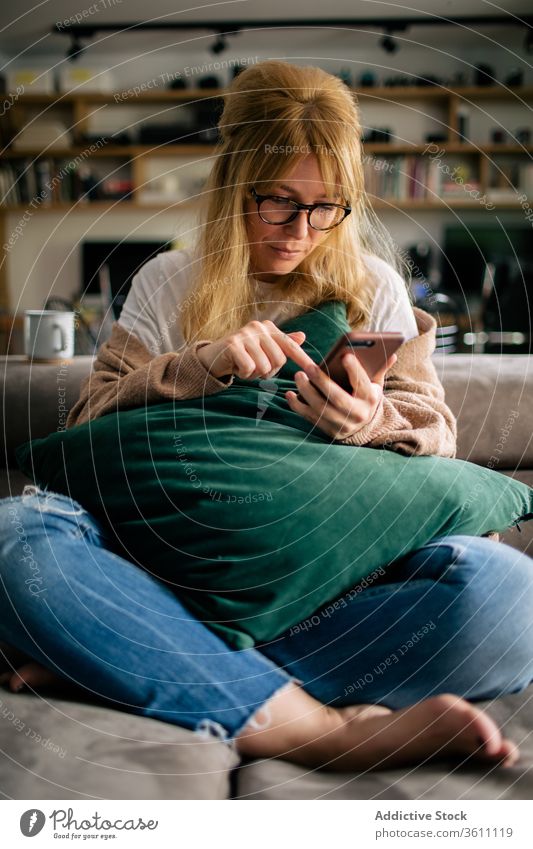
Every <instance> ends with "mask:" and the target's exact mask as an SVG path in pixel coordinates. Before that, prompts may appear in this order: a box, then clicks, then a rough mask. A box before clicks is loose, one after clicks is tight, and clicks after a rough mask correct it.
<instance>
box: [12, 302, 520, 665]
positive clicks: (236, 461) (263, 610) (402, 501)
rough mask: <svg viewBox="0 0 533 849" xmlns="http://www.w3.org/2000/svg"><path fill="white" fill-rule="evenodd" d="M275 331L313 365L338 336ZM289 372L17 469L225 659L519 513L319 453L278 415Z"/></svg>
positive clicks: (439, 483) (491, 497)
mask: <svg viewBox="0 0 533 849" xmlns="http://www.w3.org/2000/svg"><path fill="white" fill-rule="evenodd" d="M281 326H282V327H283V329H284V330H285V331H286V332H289V331H290V330H304V331H305V332H306V334H307V337H306V341H305V343H304V346H303V347H304V350H306V351H307V353H309V354H310V356H311V357H312V358H313V360H314V361H315V362H318V361H319V360H320V358H321V357H322V355H323V354H324V353H325V352H326V351H327V350H328V349H329V348H330V347H331V345H332V344H333V342H334V340H335V339H336V338H337V337H338V336H339V334H340V333H341V332H343V331H345V330H347V329H349V325H348V322H347V319H346V305H345V304H344V303H343V302H340V301H330V302H326V303H324V304H322V305H321V306H320V308H319V309H317V310H310V311H308V312H306V313H305V314H304V315H301V316H299V317H297V318H295V319H292V320H290V321H286V322H284V323H283V324H282V325H281ZM297 370H298V366H296V365H295V364H294V363H293V362H291V361H287V363H286V364H285V366H284V368H283V369H282V370H281V371H280V372H279V373H278V375H277V376H276V378H275V379H274V380H270V381H244V380H239V379H235V380H234V383H233V385H232V386H231V387H229V388H228V389H225V390H223V391H221V392H220V393H218V394H216V395H211V396H207V397H200V398H195V399H192V400H186V401H176V402H170V403H164V404H157V405H152V406H148V407H143V408H139V409H133V410H128V411H124V412H120V413H116V414H109V415H107V416H103V417H102V418H100V419H96V420H95V421H93V422H89V423H87V424H84V425H80V426H77V427H74V428H71V429H70V430H67V431H65V432H60V433H54V434H52V435H51V436H49V437H47V438H46V439H37V440H34V441H33V442H31V443H27V444H26V445H23V446H20V447H19V448H18V450H17V457H18V460H19V463H20V466H21V468H22V469H23V471H24V472H25V473H26V474H27V475H29V476H30V477H34V479H35V481H36V483H38V484H39V485H40V486H42V487H46V488H48V489H49V490H51V491H55V492H60V493H64V494H67V495H70V496H72V498H74V499H76V500H77V501H79V502H80V503H81V504H82V505H83V506H84V507H85V508H86V509H87V510H88V511H89V512H91V513H92V514H93V515H94V516H96V517H97V518H99V519H100V520H101V521H103V522H104V523H105V524H106V525H108V526H109V528H110V530H111V533H112V535H113V539H114V540H116V546H117V550H118V551H120V553H121V554H123V556H126V557H127V558H128V559H130V560H132V561H134V562H136V563H138V564H139V565H142V566H143V567H144V568H146V569H148V570H149V571H150V572H151V573H153V574H154V575H156V576H158V577H159V578H161V579H163V580H165V581H167V582H169V583H170V584H172V585H173V587H175V590H176V592H177V593H178V594H179V597H180V598H181V599H182V601H183V602H184V603H185V604H186V605H187V606H188V607H189V608H190V609H191V610H192V611H193V612H194V613H195V614H196V615H197V616H198V617H199V618H201V619H202V620H203V621H205V622H207V623H208V624H209V625H210V626H211V627H213V628H214V629H215V630H217V631H218V632H219V633H220V634H221V636H223V637H224V638H225V639H226V640H227V641H228V642H230V643H231V644H232V645H234V646H235V647H238V648H244V647H247V646H250V645H253V644H254V642H256V641H263V640H269V639H273V638H275V637H276V636H278V635H279V634H280V633H282V632H283V631H284V630H285V629H287V628H289V627H290V626H291V625H294V624H295V623H296V622H299V621H301V620H302V619H304V618H305V617H307V616H310V615H311V614H313V613H314V612H315V611H316V610H317V609H318V608H320V607H321V606H323V605H325V604H327V603H328V602H329V601H331V600H332V599H334V598H336V597H337V596H339V595H340V594H341V593H343V592H344V591H346V590H347V589H349V588H350V587H353V586H354V585H355V584H357V583H358V581H360V580H361V579H362V578H363V577H365V576H367V575H369V574H370V573H371V572H372V571H373V570H374V569H376V568H378V567H380V566H385V565H387V564H389V563H390V562H391V561H393V560H394V559H396V558H398V557H400V556H401V555H403V554H405V553H407V552H408V551H410V550H412V549H415V548H418V547H420V546H422V545H424V544H425V543H427V542H428V541H429V540H431V539H433V538H435V537H439V536H443V535H447V534H472V535H480V534H483V533H486V532H488V531H492V530H494V531H503V530H506V529H507V528H508V527H510V526H511V525H513V524H516V523H517V522H518V521H519V520H522V519H523V518H525V517H526V516H527V514H529V513H532V511H533V498H532V491H531V490H530V489H529V488H528V487H527V486H525V485H524V484H521V483H519V482H517V481H514V480H512V479H511V478H509V477H507V476H505V475H502V474H500V473H498V472H494V471H491V470H488V469H484V468H482V467H479V466H475V465H473V464H471V463H467V462H464V461H461V460H450V459H446V458H443V457H405V456H403V455H401V454H399V453H396V452H392V451H384V450H383V451H382V450H376V449H370V448H358V447H354V446H350V445H341V444H339V443H333V442H331V440H330V438H329V437H328V436H326V435H325V434H323V433H322V432H320V431H319V430H318V429H316V428H313V426H312V425H311V424H310V423H309V422H307V421H306V420H305V419H303V418H302V417H301V416H299V415H298V414H296V413H294V412H292V411H291V410H290V408H289V406H288V404H287V401H286V399H285V395H284V393H285V391H286V390H287V389H289V388H293V389H294V382H293V376H294V372H295V371H297ZM392 568H393V567H392Z"/></svg>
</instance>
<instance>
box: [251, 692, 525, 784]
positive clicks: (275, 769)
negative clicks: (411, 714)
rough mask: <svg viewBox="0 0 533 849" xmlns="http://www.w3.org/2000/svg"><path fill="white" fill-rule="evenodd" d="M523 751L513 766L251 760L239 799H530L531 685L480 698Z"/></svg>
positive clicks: (445, 762) (444, 762)
mask: <svg viewBox="0 0 533 849" xmlns="http://www.w3.org/2000/svg"><path fill="white" fill-rule="evenodd" d="M480 706H481V707H485V708H486V710H487V712H488V713H489V714H490V715H491V716H492V717H493V718H494V719H495V721H496V722H497V723H498V725H499V727H500V728H502V729H503V730H504V733H505V735H506V736H507V737H509V738H510V739H511V740H513V742H515V743H516V744H517V745H518V746H519V748H520V752H521V758H520V761H519V763H518V764H517V765H516V766H514V767H511V768H507V767H506V768H505V769H502V768H494V767H482V766H479V765H478V766H476V765H475V764H474V763H473V762H471V763H470V764H464V765H463V766H461V765H458V764H457V762H451V761H442V762H440V763H438V762H436V761H435V762H433V763H431V764H427V765H419V766H410V767H404V768H401V769H388V770H383V771H375V772H363V773H338V772H325V771H324V770H309V769H303V768H301V767H299V766H295V765H294V764H290V763H287V762H286V761H281V760H261V761H259V760H258V761H252V762H249V763H248V764H246V765H245V766H241V767H240V769H239V770H238V773H237V779H236V791H235V792H236V796H237V798H238V799H286V800H291V799H531V798H532V796H533V769H532V767H533V737H532V735H531V727H532V725H533V687H529V689H528V690H526V691H525V692H524V693H521V694H517V695H512V696H506V697H505V698H502V699H498V700H496V701H493V702H483V703H480Z"/></svg>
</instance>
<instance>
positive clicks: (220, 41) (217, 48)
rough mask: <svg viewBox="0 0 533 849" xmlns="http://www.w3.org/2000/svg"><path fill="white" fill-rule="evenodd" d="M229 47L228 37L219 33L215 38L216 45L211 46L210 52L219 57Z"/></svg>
mask: <svg viewBox="0 0 533 849" xmlns="http://www.w3.org/2000/svg"><path fill="white" fill-rule="evenodd" d="M227 47H228V39H227V36H226V35H225V34H224V33H223V32H219V33H218V34H217V37H216V38H215V41H214V44H212V45H211V47H210V48H209V50H210V51H211V53H214V54H215V56H218V55H219V53H223V52H224V50H226V49H227Z"/></svg>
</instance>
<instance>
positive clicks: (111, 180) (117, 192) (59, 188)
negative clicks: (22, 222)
mask: <svg viewBox="0 0 533 849" xmlns="http://www.w3.org/2000/svg"><path fill="white" fill-rule="evenodd" d="M132 191H133V182H132V180H131V179H124V178H120V179H118V178H117V177H114V176H109V177H103V178H102V177H99V176H98V175H97V174H95V173H93V171H92V169H91V168H90V167H89V166H88V165H87V163H80V164H76V163H73V162H72V160H70V159H64V160H58V159H52V158H47V157H43V158H40V159H37V160H33V159H21V160H18V161H13V162H2V163H0V206H3V207H11V206H17V205H18V206H20V205H24V204H29V205H31V206H33V207H37V206H50V205H52V204H56V203H73V202H75V201H83V202H90V201H94V200H116V199H122V198H127V197H129V196H130V195H131V192H132Z"/></svg>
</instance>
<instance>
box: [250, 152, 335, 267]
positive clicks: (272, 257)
mask: <svg viewBox="0 0 533 849" xmlns="http://www.w3.org/2000/svg"><path fill="white" fill-rule="evenodd" d="M280 155H283V154H280ZM255 190H256V192H257V193H258V194H260V195H266V194H274V195H279V196H281V197H287V198H290V199H291V200H296V201H299V202H300V203H324V202H327V201H331V203H340V202H341V200H340V198H339V195H338V194H337V192H338V189H335V188H334V187H333V186H331V187H329V191H328V189H327V188H326V187H325V186H324V184H323V182H322V178H321V175H320V169H319V167H318V160H317V158H316V156H314V154H309V156H306V157H305V158H304V159H301V160H300V161H299V162H298V164H297V165H296V166H295V167H294V168H293V169H292V171H291V172H290V174H289V175H288V176H287V177H285V178H284V179H283V180H277V181H274V182H273V183H271V184H268V185H267V184H266V183H258V184H257V185H256V186H255ZM245 214H246V231H247V235H248V242H249V244H250V254H251V267H250V273H251V274H252V275H253V276H254V277H255V278H256V279H258V280H261V281H263V282H265V283H276V282H279V281H280V279H281V277H283V275H286V274H290V272H291V271H294V269H295V268H296V267H297V266H298V265H300V263H301V262H302V260H303V259H304V258H305V257H306V256H308V255H309V254H310V253H311V251H313V250H314V249H315V248H316V246H317V245H319V244H321V242H323V241H324V240H325V239H326V238H327V237H328V235H329V232H328V231H320V230H313V228H312V227H310V226H309V224H308V220H307V212H306V211H305V210H303V209H301V210H300V211H299V212H298V215H297V216H296V218H295V219H294V220H293V221H290V222H289V223H288V224H266V223H265V222H264V221H262V220H261V218H260V217H259V213H258V211H257V203H256V201H255V200H254V198H253V197H252V196H251V195H249V197H248V198H247V200H246V203H245ZM341 226H342V225H341Z"/></svg>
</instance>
